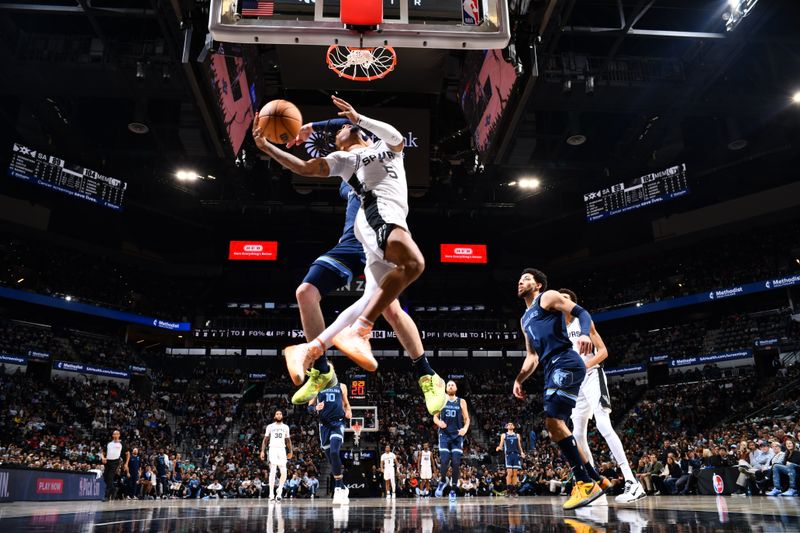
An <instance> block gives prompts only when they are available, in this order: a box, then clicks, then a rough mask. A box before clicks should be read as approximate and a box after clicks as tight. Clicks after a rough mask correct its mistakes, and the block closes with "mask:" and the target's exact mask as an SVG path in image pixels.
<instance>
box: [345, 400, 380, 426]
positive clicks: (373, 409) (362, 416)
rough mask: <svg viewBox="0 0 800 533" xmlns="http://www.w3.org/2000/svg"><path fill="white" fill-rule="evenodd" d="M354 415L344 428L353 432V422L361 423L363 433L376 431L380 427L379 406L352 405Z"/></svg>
mask: <svg viewBox="0 0 800 533" xmlns="http://www.w3.org/2000/svg"><path fill="white" fill-rule="evenodd" d="M350 409H352V411H353V416H352V418H350V420H347V421H346V422H345V428H344V430H345V431H347V432H350V433H353V424H356V423H358V424H361V428H362V429H361V431H362V432H363V433H375V432H377V431H378V429H379V428H380V425H379V423H378V407H377V406H375V405H351V406H350Z"/></svg>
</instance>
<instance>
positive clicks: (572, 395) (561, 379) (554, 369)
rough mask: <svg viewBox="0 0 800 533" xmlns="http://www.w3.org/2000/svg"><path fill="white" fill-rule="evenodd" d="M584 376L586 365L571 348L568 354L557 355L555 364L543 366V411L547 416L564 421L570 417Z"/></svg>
mask: <svg viewBox="0 0 800 533" xmlns="http://www.w3.org/2000/svg"><path fill="white" fill-rule="evenodd" d="M572 355H574V357H572ZM559 359H560V360H559ZM584 376H586V366H585V365H584V364H583V361H582V360H581V358H580V356H579V355H578V354H576V353H575V352H572V351H571V350H570V353H568V354H564V355H560V356H558V357H557V361H556V362H555V364H550V365H548V366H547V368H545V374H544V412H545V414H546V415H547V416H548V417H550V418H557V419H559V420H563V421H564V422H566V421H568V420H569V419H570V417H571V416H572V409H573V408H574V407H575V403H576V402H577V401H578V392H579V391H580V390H581V383H583V378H584Z"/></svg>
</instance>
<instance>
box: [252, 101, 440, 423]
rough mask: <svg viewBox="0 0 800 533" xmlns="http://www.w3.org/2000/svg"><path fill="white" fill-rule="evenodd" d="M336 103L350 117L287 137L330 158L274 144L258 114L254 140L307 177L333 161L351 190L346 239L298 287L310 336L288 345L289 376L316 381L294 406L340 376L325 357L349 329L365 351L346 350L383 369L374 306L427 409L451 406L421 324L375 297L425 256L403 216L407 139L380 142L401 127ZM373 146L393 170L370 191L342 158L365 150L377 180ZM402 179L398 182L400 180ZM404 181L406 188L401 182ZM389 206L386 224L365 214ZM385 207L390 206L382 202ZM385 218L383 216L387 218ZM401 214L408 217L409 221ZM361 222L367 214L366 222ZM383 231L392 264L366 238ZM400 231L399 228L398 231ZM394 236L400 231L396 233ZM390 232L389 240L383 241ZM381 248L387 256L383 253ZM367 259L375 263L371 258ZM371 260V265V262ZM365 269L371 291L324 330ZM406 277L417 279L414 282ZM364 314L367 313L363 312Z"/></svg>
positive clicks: (306, 387) (433, 410)
mask: <svg viewBox="0 0 800 533" xmlns="http://www.w3.org/2000/svg"><path fill="white" fill-rule="evenodd" d="M333 103H334V104H335V105H336V106H337V107H338V108H339V109H340V110H342V112H341V113H339V114H340V115H341V116H345V117H347V118H338V119H331V120H327V121H321V122H314V123H311V124H305V125H304V126H303V127H302V128H301V129H300V133H299V135H298V136H297V137H296V138H295V139H293V140H292V141H291V142H289V143H287V147H289V148H291V147H292V146H294V145H296V144H300V143H305V142H307V141H309V139H311V138H312V135H313V136H314V138H313V139H312V141H313V143H312V144H314V147H315V149H314V152H315V155H316V156H325V157H315V158H314V159H312V160H310V161H302V160H300V159H298V158H296V157H294V156H292V155H291V154H288V153H286V152H284V151H282V150H280V149H278V148H277V147H275V146H273V145H272V144H270V143H269V142H267V141H266V139H264V137H262V136H261V132H260V131H259V129H258V118H257V117H256V121H255V123H254V125H253V138H254V139H255V141H256V145H257V146H258V147H259V149H261V150H262V151H263V152H265V153H267V154H268V155H269V156H270V157H272V158H273V159H274V160H276V161H278V162H279V163H280V164H281V165H283V166H284V167H286V168H289V169H290V170H293V171H295V172H297V173H298V174H301V175H319V176H328V175H329V171H331V172H332V171H333V168H332V167H331V165H333V166H334V167H336V168H339V169H340V170H339V172H338V174H337V173H333V174H331V175H332V176H333V175H337V176H338V175H341V178H342V179H343V182H342V185H341V186H340V189H339V190H340V194H342V195H343V196H344V195H345V193H346V198H347V211H346V217H345V226H344V232H343V234H342V237H341V239H339V243H338V244H337V245H336V246H335V247H334V248H333V249H331V250H329V251H328V252H327V253H325V254H323V255H322V256H320V257H318V258H317V259H316V260H315V261H314V263H313V264H312V265H311V268H310V269H309V272H308V275H306V277H305V279H304V280H303V283H302V284H301V285H300V286H299V287H298V288H297V291H296V296H297V303H298V306H299V308H300V317H301V320H302V323H303V333H304V335H305V337H306V340H307V341H308V342H306V343H303V344H299V345H295V346H289V347H287V348H286V350H285V356H286V366H287V369H288V371H289V376H290V377H291V379H292V382H293V383H294V384H295V385H301V384H303V381H304V379H305V375H306V374H308V376H309V379H308V381H307V382H306V383H305V385H303V387H302V388H301V389H300V390H298V391H297V393H295V395H294V396H293V398H292V402H293V403H295V404H304V403H306V402H307V401H308V400H309V399H311V398H312V397H313V396H314V395H315V394H316V393H317V392H318V391H319V390H321V389H323V388H325V387H327V386H328V383H330V381H331V377H332V376H333V367H332V366H331V365H330V363H329V362H328V360H327V357H326V356H325V350H326V348H328V347H329V346H331V344H335V343H336V342H337V341H336V339H337V338H340V337H341V338H344V337H346V336H347V335H346V334H345V330H347V332H349V333H350V334H351V335H350V337H352V338H351V339H350V341H352V342H356V343H357V344H359V346H361V348H363V349H359V350H358V354H355V355H356V356H355V358H354V357H353V355H354V354H353V353H352V352H350V353H348V350H346V349H345V350H343V351H344V352H345V353H346V354H347V355H348V356H349V357H351V358H352V359H354V361H356V363H358V364H359V365H360V366H362V367H363V368H365V369H367V370H370V371H374V370H375V368H377V361H376V360H375V358H374V356H373V355H372V353H371V351H370V350H369V342H368V341H367V340H366V339H367V337H368V336H369V331H371V323H372V321H374V319H375V317H374V316H373V314H372V312H371V311H369V310H368V308H369V309H373V310H374V309H377V308H380V309H381V311H380V313H382V314H383V316H384V318H386V320H387V322H389V324H390V325H391V327H392V329H394V331H395V333H397V337H398V339H399V340H400V343H401V344H402V345H403V347H404V348H405V350H406V352H407V353H408V355H409V356H410V358H411V362H412V365H413V369H414V372H415V375H416V378H417V382H418V383H419V386H420V388H421V389H422V392H423V395H424V396H425V405H426V407H427V408H428V412H429V413H431V414H434V413H436V412H438V411H439V410H440V409H441V407H442V405H444V402H445V385H444V380H442V378H441V377H439V376H438V375H437V374H436V372H435V371H434V370H433V368H431V366H430V363H429V362H428V359H427V357H426V356H425V350H424V348H423V346H422V340H421V338H420V334H419V330H418V329H417V326H416V324H415V323H414V321H413V320H412V319H411V317H410V316H408V314H407V313H406V312H405V311H404V310H403V309H402V307H401V306H400V304H399V302H398V301H397V299H396V298H394V299H391V300H390V301H389V302H388V305H384V304H383V303H381V304H380V305H377V306H376V303H375V301H376V299H381V300H382V301H383V300H386V299H387V298H386V294H387V292H386V290H384V289H386V287H384V285H385V284H386V283H388V284H389V285H392V284H396V283H397V281H398V276H399V277H401V278H403V277H408V275H409V273H410V272H411V270H413V269H409V268H406V267H407V266H408V265H409V264H411V263H413V264H414V265H417V263H416V260H417V259H421V254H419V250H418V249H417V248H416V245H415V244H414V243H413V241H411V240H410V234H409V233H408V231H407V229H408V228H407V226H406V225H405V222H404V220H405V219H404V217H405V215H403V216H402V217H400V214H401V213H400V211H403V209H405V211H407V205H405V203H407V194H406V193H405V174H404V170H403V166H402V159H403V158H402V142H401V144H400V145H397V146H395V145H394V144H393V143H392V142H390V141H387V140H381V139H384V138H385V139H394V138H395V136H394V133H395V132H396V130H394V128H392V127H391V126H390V125H388V124H384V123H382V122H379V121H375V120H372V119H368V118H366V117H364V116H361V115H359V114H358V113H356V112H355V110H354V109H353V108H352V106H350V104H348V103H347V102H345V101H344V100H341V99H338V98H336V97H334V98H333ZM351 121H352V122H351ZM353 123H358V124H360V125H361V126H356V125H354V124H353ZM362 127H363V129H362ZM368 128H369V129H370V130H371V131H372V133H373V134H375V135H376V136H377V137H378V138H379V140H378V141H377V142H376V143H374V144H373V143H372V142H371V141H369V140H368V139H366V137H365V135H364V129H368ZM331 139H334V140H331ZM395 140H396V139H395ZM401 141H402V139H401ZM397 148H399V149H400V151H398V150H397ZM365 150H366V151H365ZM373 151H377V152H379V155H377V156H375V157H376V158H377V159H380V160H381V161H383V163H382V166H380V168H384V169H388V170H386V171H385V172H384V171H378V174H379V175H380V174H381V172H383V173H386V172H389V174H388V175H389V176H390V177H389V178H386V177H385V176H384V178H385V179H383V180H378V182H377V183H372V182H370V184H369V190H367V189H365V184H364V183H362V182H360V181H359V179H358V175H359V172H362V173H363V170H364V169H363V168H361V170H359V168H360V165H356V167H355V168H353V169H350V166H348V165H347V164H344V163H343V162H342V159H343V158H344V159H347V160H348V161H350V159H352V158H353V157H355V156H356V153H358V154H361V155H363V156H364V157H366V158H367V159H368V161H367V163H365V164H364V168H366V167H367V166H369V168H370V173H369V174H370V176H371V179H373V180H374V178H375V176H374V175H373V174H375V172H376V169H377V168H378V167H379V165H377V164H372V165H370V162H371V159H370V157H372V155H370V154H372V152H373ZM327 152H330V153H327ZM334 156H336V157H334ZM337 158H338V159H337ZM356 159H357V158H356ZM384 159H386V161H384ZM351 162H352V161H351ZM340 163H341V164H340ZM318 167H319V168H318ZM315 169H316V170H315ZM319 169H325V172H322V173H320V172H318V170H319ZM347 169H350V170H347ZM398 173H401V174H402V178H403V179H402V180H400V179H394V180H393V179H391V177H392V176H393V177H394V178H398V177H399V174H398ZM362 178H363V176H362ZM395 181H396V182H397V183H394V182H395ZM401 181H402V186H401V185H400V182H401ZM354 187H355V188H357V189H358V190H359V194H356V190H355V189H354ZM381 191H382V192H381ZM376 193H380V194H381V195H383V196H381V198H383V197H384V196H386V198H388V199H390V200H392V201H393V202H394V203H392V202H389V203H388V204H387V203H386V202H379V204H375V201H377V200H376V198H377V196H375V194H376ZM370 200H371V203H370ZM364 202H368V203H370V205H371V207H370V206H365V205H362V204H364ZM395 204H397V205H395ZM386 205H395V208H394V209H392V210H391V212H383V213H378V215H380V216H383V217H384V218H385V219H386V220H385V221H384V222H387V224H384V225H383V227H382V228H378V227H377V226H376V227H372V226H369V225H368V224H367V222H365V219H364V216H365V209H367V210H370V213H371V214H370V215H369V216H370V217H372V218H370V219H369V220H373V218H374V217H373V216H372V215H374V214H375V213H373V212H372V211H373V210H372V208H375V207H377V208H378V211H380V209H384V208H385V206H386ZM381 206H384V207H383V208H381ZM397 206H399V207H397ZM398 209H399V211H398ZM405 211H404V212H405ZM380 216H379V217H378V218H380ZM398 217H400V218H402V221H401V220H400V218H398ZM359 220H361V223H360V226H359ZM373 222H374V220H373ZM389 222H391V224H389ZM370 224H372V222H370ZM395 226H396V227H395ZM359 227H361V230H359V229H358V228H359ZM379 229H380V232H382V234H384V233H385V235H383V237H381V239H379V240H381V242H383V245H382V247H383V248H386V247H388V248H390V250H388V251H387V252H386V253H390V252H391V254H390V255H395V256H396V257H395V258H394V259H392V261H393V262H390V261H389V260H388V259H387V258H384V257H383V251H382V250H379V251H376V250H375V249H374V247H367V248H365V247H366V246H367V243H372V244H375V242H374V241H375V238H377V237H376V235H375V234H374V233H375V232H378V230H379ZM395 229H397V230H398V231H394V230H395ZM357 232H359V233H360V234H361V240H359V239H358V238H357V237H356V233H357ZM370 232H372V233H370ZM365 234H369V235H371V236H372V237H373V238H367V237H369V235H368V236H367V237H365ZM391 235H394V236H393V237H391V238H389V237H390V236H391ZM407 237H408V238H407ZM384 238H385V242H384V240H383V239H384ZM390 245H391V246H390ZM409 246H410V247H411V248H413V250H411V249H410V248H409V250H410V251H409V250H406V248H407V247H409ZM365 250H368V251H369V252H370V253H369V255H366V254H365ZM398 250H400V251H402V250H406V251H409V254H410V255H411V256H414V257H412V258H411V259H410V258H409V257H410V256H409V255H408V254H401V255H397V253H398ZM376 253H377V254H378V255H379V256H380V257H378V256H376V255H375V254H376ZM417 255H419V257H416V256H417ZM367 258H368V259H369V261H367ZM412 259H413V260H412ZM365 264H366V268H364V265H365ZM422 264H424V261H423V262H422V263H419V266H421V265H422ZM398 265H399V266H398ZM400 267H403V268H400ZM360 269H364V273H365V276H366V282H365V288H364V296H362V297H361V298H360V299H359V300H357V301H356V302H355V303H354V304H353V305H351V306H350V307H348V308H347V309H345V310H344V311H342V312H341V313H340V314H339V316H338V317H337V319H336V321H334V323H333V324H331V325H330V326H328V327H327V328H325V321H324V318H323V316H322V310H321V308H320V300H321V298H322V296H324V295H325V294H327V293H329V292H331V291H333V290H335V289H337V288H339V287H341V286H343V285H345V284H346V283H348V282H349V280H351V279H352V277H353V274H355V273H357V272H360ZM417 275H418V274H417ZM384 278H386V279H384ZM406 281H407V282H409V283H410V281H411V280H406ZM384 282H385V283H384ZM379 285H380V286H379ZM390 292H391V293H392V294H395V293H397V294H399V293H400V292H402V291H397V290H395V289H392V290H391V291H390ZM378 293H381V294H382V296H381V298H378ZM362 313H363V314H364V316H360V315H362ZM366 316H369V317H372V319H371V321H370V325H369V327H367V328H366V329H365V330H364V333H363V334H362V335H361V336H359V335H355V333H353V331H351V330H352V328H350V327H348V326H351V324H353V323H354V322H355V321H357V319H358V321H363V320H367V318H365V317H366ZM367 330H369V331H367ZM352 342H350V344H352ZM340 349H341V347H340Z"/></svg>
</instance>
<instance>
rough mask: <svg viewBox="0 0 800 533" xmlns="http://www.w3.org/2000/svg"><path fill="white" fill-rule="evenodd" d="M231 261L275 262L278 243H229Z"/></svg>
mask: <svg viewBox="0 0 800 533" xmlns="http://www.w3.org/2000/svg"><path fill="white" fill-rule="evenodd" d="M228 259H229V260H231V261H276V260H277V259H278V241H231V244H230V248H229V250H228Z"/></svg>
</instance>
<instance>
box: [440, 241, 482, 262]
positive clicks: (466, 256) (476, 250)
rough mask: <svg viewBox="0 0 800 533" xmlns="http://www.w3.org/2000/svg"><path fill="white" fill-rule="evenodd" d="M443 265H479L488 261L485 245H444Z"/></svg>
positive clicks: (442, 252) (442, 248)
mask: <svg viewBox="0 0 800 533" xmlns="http://www.w3.org/2000/svg"><path fill="white" fill-rule="evenodd" d="M440 249H441V257H440V260H441V262H442V263H479V264H485V263H486V262H487V261H488V258H487V256H486V245H485V244H442V245H441V248H440Z"/></svg>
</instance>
